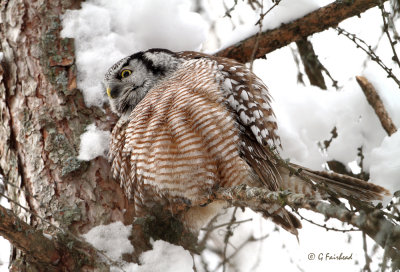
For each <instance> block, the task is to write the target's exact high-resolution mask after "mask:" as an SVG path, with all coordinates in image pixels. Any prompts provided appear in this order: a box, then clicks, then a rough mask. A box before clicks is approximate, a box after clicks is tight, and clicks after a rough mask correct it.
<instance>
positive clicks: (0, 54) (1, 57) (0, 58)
mask: <svg viewBox="0 0 400 272" xmlns="http://www.w3.org/2000/svg"><path fill="white" fill-rule="evenodd" d="M3 57H4V53H3V52H0V62H1V61H2V60H3Z"/></svg>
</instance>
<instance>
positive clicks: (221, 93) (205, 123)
mask: <svg viewBox="0 0 400 272" xmlns="http://www.w3.org/2000/svg"><path fill="white" fill-rule="evenodd" d="M104 82H105V85H106V87H107V93H108V95H109V97H110V103H111V107H112V109H113V110H114V111H115V112H116V113H117V114H119V115H120V116H121V118H120V120H119V121H118V123H117V124H116V126H115V127H114V130H113V133H112V142H111V146H110V160H111V161H112V173H113V176H114V178H115V179H117V180H119V181H120V183H121V186H122V187H123V189H124V191H125V193H126V195H127V196H128V198H130V199H131V200H132V201H133V203H134V205H135V213H136V216H143V215H145V214H146V213H148V212H149V211H151V209H152V207H154V206H156V205H161V206H164V207H165V208H166V209H167V210H169V211H170V212H171V213H175V214H179V215H180V216H181V218H182V220H183V221H184V223H185V224H186V225H187V226H188V227H189V228H191V229H193V230H198V229H199V228H200V227H201V226H202V225H203V224H204V223H206V222H207V220H209V219H210V217H212V216H213V215H214V214H215V213H216V212H218V209H219V208H220V206H222V205H223V204H224V203H221V202H217V203H215V202H214V203H211V204H209V203H210V202H212V200H213V199H212V198H213V192H214V191H215V190H216V189H217V188H219V187H231V186H235V185H239V184H250V185H252V186H264V187H265V188H268V189H270V190H272V191H275V190H279V189H290V190H292V191H295V192H302V193H305V194H308V195H313V196H318V197H320V196H322V194H324V192H320V191H315V189H313V188H312V187H311V186H310V185H309V184H307V183H305V182H303V181H302V180H300V179H298V178H296V177H293V176H291V175H289V173H288V171H287V170H286V169H282V167H280V166H279V165H278V164H277V162H276V161H275V158H276V156H277V155H278V154H277V150H278V147H279V146H280V142H279V137H278V136H277V134H276V128H277V125H276V120H275V116H274V114H273V110H272V108H271V106H270V97H269V93H268V90H267V88H266V87H265V85H264V83H263V82H262V81H261V80H260V79H259V78H258V77H256V76H255V75H254V74H253V73H252V72H250V71H249V70H248V69H247V68H246V67H245V66H244V65H242V64H239V63H237V62H235V61H233V60H230V59H225V58H217V57H213V56H209V55H205V54H201V53H196V52H180V53H173V52H171V51H168V50H165V49H151V50H148V51H145V52H139V53H136V54H134V55H132V56H129V57H127V58H124V59H122V60H121V61H119V62H118V63H116V64H115V65H114V66H113V67H111V68H110V70H109V72H108V73H107V74H106V77H105V80H104ZM273 152H275V153H273ZM294 167H298V166H294ZM305 173H306V174H307V175H308V176H309V177H311V178H312V179H313V180H315V181H316V182H323V183H325V184H327V185H328V186H330V188H332V189H333V190H334V191H335V192H340V193H342V194H344V195H346V194H347V195H349V194H352V195H353V196H354V194H356V195H357V196H358V197H360V199H363V200H370V199H375V198H380V197H381V195H382V194H383V193H385V190H384V189H383V188H382V187H379V186H376V185H373V184H370V183H366V182H363V181H359V180H357V181H354V180H351V179H348V181H346V182H343V181H335V179H334V177H332V176H329V177H328V176H327V175H325V176H324V174H321V173H317V172H313V171H312V170H305ZM322 197H323V196H322ZM207 204H208V205H207ZM203 206H204V207H203ZM262 212H263V214H264V215H265V216H266V217H271V218H272V220H274V222H276V223H277V224H279V225H281V226H282V227H284V228H285V229H287V230H288V231H291V232H292V233H295V234H296V233H297V230H296V229H297V228H299V227H301V224H300V221H299V220H298V219H297V218H296V217H295V216H293V215H292V214H291V213H290V212H288V211H286V210H285V209H284V208H282V207H281V206H279V205H277V204H275V205H270V206H269V207H268V208H267V209H265V210H263V211H262Z"/></svg>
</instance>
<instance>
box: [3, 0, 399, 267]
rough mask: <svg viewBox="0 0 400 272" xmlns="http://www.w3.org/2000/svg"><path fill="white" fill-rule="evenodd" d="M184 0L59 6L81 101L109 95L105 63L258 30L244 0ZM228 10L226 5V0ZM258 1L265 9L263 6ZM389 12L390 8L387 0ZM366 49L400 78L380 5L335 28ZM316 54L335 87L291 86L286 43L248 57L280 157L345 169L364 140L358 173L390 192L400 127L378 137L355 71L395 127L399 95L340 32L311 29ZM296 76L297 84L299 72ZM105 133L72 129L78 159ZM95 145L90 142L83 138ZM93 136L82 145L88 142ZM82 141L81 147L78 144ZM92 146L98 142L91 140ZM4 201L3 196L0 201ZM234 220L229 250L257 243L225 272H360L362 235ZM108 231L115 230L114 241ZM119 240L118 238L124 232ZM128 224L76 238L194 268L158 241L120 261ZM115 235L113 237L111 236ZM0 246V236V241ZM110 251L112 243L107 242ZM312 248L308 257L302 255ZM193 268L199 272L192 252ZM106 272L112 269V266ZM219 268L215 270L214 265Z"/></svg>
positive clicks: (284, 10) (202, 47) (375, 256)
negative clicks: (78, 134) (263, 90)
mask: <svg viewBox="0 0 400 272" xmlns="http://www.w3.org/2000/svg"><path fill="white" fill-rule="evenodd" d="M194 2H197V1H192V0H171V1H165V0H132V1H128V0H115V1H109V0H88V1H86V2H85V3H82V8H81V9H80V10H73V11H67V13H66V14H65V15H64V16H63V31H62V35H63V36H64V37H71V38H75V46H76V64H77V67H78V87H79V88H80V89H81V90H82V91H83V92H84V97H85V102H86V104H87V105H88V106H98V107H103V106H104V104H105V103H107V99H106V97H105V96H104V94H103V93H102V87H101V80H102V77H103V75H104V73H105V72H106V70H107V69H108V67H110V66H111V65H112V64H113V63H114V62H116V61H117V60H119V59H120V58H122V57H124V56H127V55H130V54H132V53H135V52H137V51H140V50H146V49H148V48H154V47H161V48H168V49H170V50H174V51H179V50H199V51H203V52H209V53H213V52H215V51H217V50H218V49H220V48H223V47H226V46H228V45H230V44H232V43H234V42H236V41H239V40H242V39H243V38H245V37H247V36H250V35H252V34H254V33H256V32H257V31H258V26H255V22H256V21H257V20H258V18H259V17H258V15H257V14H258V13H257V12H256V11H253V10H252V9H251V8H250V7H249V6H248V5H246V4H244V3H243V2H242V1H238V5H237V7H236V8H235V10H234V11H232V12H231V15H232V18H228V17H226V16H224V14H225V9H224V5H223V4H222V1H212V0H204V1H201V3H203V5H202V12H201V13H200V14H199V13H196V12H195V5H194ZM225 2H226V6H228V7H231V6H232V5H233V3H234V1H233V0H232V1H229V0H228V1H225ZM330 2H332V1H317V0H315V1H314V0H283V1H281V3H280V4H279V5H278V6H277V7H276V8H274V9H273V10H272V11H271V12H270V13H269V14H268V15H267V16H266V17H265V19H264V21H263V27H264V29H271V28H275V27H278V26H279V25H280V24H281V23H286V22H290V21H291V20H293V19H296V18H299V17H302V16H303V15H305V14H307V13H309V12H310V11H313V10H315V9H317V8H319V7H320V6H323V5H326V4H328V3H330ZM271 5H272V4H271V2H270V1H265V7H264V11H265V10H267V8H269V7H270V6H271ZM387 9H389V7H388V6H387ZM340 26H341V27H343V28H345V29H346V30H347V31H349V32H351V33H356V34H357V36H358V37H360V38H362V39H363V40H365V41H366V42H367V43H368V44H370V45H372V46H374V45H376V44H379V46H378V47H377V51H376V52H377V54H378V55H379V56H380V57H381V58H382V60H383V61H384V62H385V63H386V64H387V65H388V66H390V67H391V68H394V70H393V71H394V73H395V74H396V75H399V69H398V67H396V66H395V65H394V64H393V62H392V61H391V57H392V53H391V49H390V47H389V44H388V43H387V41H386V38H385V37H383V38H382V39H380V38H381V27H382V18H381V15H380V10H379V9H376V8H375V9H372V10H370V11H367V12H365V13H363V14H362V15H361V18H357V17H355V18H351V19H348V20H346V21H344V22H342V23H341V24H340ZM310 40H311V41H312V43H313V45H314V49H315V51H316V54H317V55H318V56H319V59H320V61H321V62H322V63H323V64H324V65H325V66H326V67H327V69H328V70H329V71H330V73H331V74H332V76H333V77H334V78H335V79H336V80H338V85H339V87H340V88H339V90H337V89H335V88H333V87H330V85H331V81H330V80H329V79H328V78H326V82H327V86H328V91H322V90H321V89H319V88H317V87H311V86H309V84H308V82H306V86H304V85H302V84H299V83H298V82H297V73H298V68H297V66H296V64H295V61H294V58H293V54H292V48H295V46H293V45H290V46H286V47H284V48H282V49H279V50H276V51H274V52H272V53H270V54H268V55H267V59H266V60H256V61H255V62H254V67H253V69H254V72H255V73H256V74H257V75H258V76H259V77H260V78H262V79H263V81H264V82H265V83H266V84H267V86H268V87H269V89H270V92H271V94H272V97H273V99H274V100H273V108H274V110H275V113H276V116H277V120H278V126H279V134H280V136H281V139H282V145H283V152H282V156H283V157H284V158H290V159H291V161H293V162H296V163H299V164H302V165H304V166H307V167H310V168H313V169H323V165H324V163H325V162H326V161H328V160H331V159H335V160H338V161H341V162H342V163H344V164H345V165H353V169H355V167H354V165H355V163H354V162H355V161H357V160H358V159H359V158H358V157H357V148H358V147H360V146H363V152H364V156H365V159H364V169H365V170H366V171H369V172H370V174H371V177H370V178H371V180H373V181H374V182H375V183H377V184H380V185H383V186H385V187H386V188H388V189H390V190H391V191H392V192H394V191H396V190H399V189H400V132H397V133H395V134H393V135H392V136H391V137H389V136H387V135H386V133H385V131H384V130H383V129H382V127H381V125H380V123H379V120H378V118H377V117H376V115H375V113H374V111H373V109H372V108H371V107H370V106H369V104H368V103H367V101H366V99H365V97H364V94H363V93H362V91H361V89H360V87H359V86H358V84H357V82H356V81H355V76H357V75H363V76H365V77H367V78H368V80H370V81H371V82H372V83H373V84H374V86H375V87H376V89H377V91H378V92H379V94H380V95H381V97H382V100H383V102H384V104H385V107H386V109H387V111H388V113H389V115H390V116H391V118H392V119H393V122H394V123H395V124H396V126H397V127H400V90H399V88H398V86H397V85H395V84H394V83H393V82H392V80H391V79H388V78H387V77H386V74H385V73H384V71H383V70H382V69H381V68H379V67H378V65H377V64H376V63H375V62H371V61H369V60H368V57H367V56H366V55H365V53H363V52H362V51H361V50H359V49H356V47H355V45H354V44H353V43H352V42H351V41H349V40H348V39H347V38H346V37H344V36H338V35H337V33H336V32H335V31H334V30H328V31H324V32H322V33H318V34H314V35H313V36H312V37H311V39H310ZM304 79H305V80H307V79H306V78H305V77H304ZM335 126H336V127H337V131H338V135H339V136H338V137H337V138H335V139H334V140H333V141H332V143H331V145H330V147H329V149H328V150H327V152H321V150H320V149H319V148H318V142H321V141H324V140H328V139H330V137H331V133H330V131H331V130H332V129H333V127H335ZM109 137H110V136H109V133H108V132H104V131H100V130H98V129H97V128H96V127H95V126H94V125H91V126H90V127H88V128H87V132H86V133H85V134H83V135H82V143H83V144H82V146H81V149H80V159H83V160H90V159H92V158H94V157H96V156H100V155H103V154H104V152H105V150H104V146H105V145H104V142H107V141H108V139H109ZM94 138H96V139H97V140H96V141H94V140H93V139H94ZM91 139H92V141H91ZM85 142H86V143H87V144H85ZM96 142H99V143H100V144H98V145H96V144H93V143H96ZM2 204H3V205H5V204H4V203H2ZM301 214H302V215H303V216H304V217H306V218H309V219H312V220H313V221H316V222H319V223H320V224H325V223H326V222H324V218H322V216H320V215H315V214H313V213H311V212H307V211H302V212H301ZM237 218H238V220H239V219H248V218H252V221H251V222H247V223H243V224H241V225H240V226H239V227H237V228H236V229H235V231H234V233H235V235H234V236H233V237H232V238H231V240H230V243H231V245H230V246H229V247H228V254H227V255H228V256H229V255H230V254H231V253H232V252H234V251H235V247H238V246H240V244H241V243H242V242H243V241H244V240H246V239H247V238H249V237H251V236H254V237H255V238H257V237H262V236H265V235H268V237H267V238H265V239H264V240H263V241H262V242H254V243H248V244H247V245H246V246H245V247H244V248H242V249H241V250H240V251H239V252H238V254H236V256H235V258H234V259H233V262H234V265H235V267H236V269H237V270H231V271H267V270H268V271H321V270H323V271H360V270H361V269H362V267H363V266H364V264H365V256H364V251H363V242H362V234H361V232H350V233H341V232H334V231H328V232H327V231H326V230H325V229H323V228H320V227H317V226H315V225H312V224H310V223H307V222H305V221H303V229H302V230H300V232H299V242H298V241H297V239H296V238H295V237H294V236H293V235H291V234H289V233H287V232H285V231H283V230H276V229H275V226H274V224H272V223H271V222H269V221H266V220H264V219H262V218H260V216H259V215H257V214H254V213H252V212H245V213H241V212H240V213H239V215H238V216H237ZM229 219H230V214H229V213H227V214H226V215H223V216H221V218H220V222H221V223H223V222H226V221H229ZM327 224H328V225H329V226H331V227H336V228H338V229H346V228H348V226H343V225H342V224H341V223H340V222H338V221H335V220H329V221H328V222H327ZM115 233H119V234H121V235H120V236H119V237H116V236H115ZM124 233H125V234H126V235H125V234H124ZM127 233H129V227H124V226H122V224H120V223H114V224H111V225H108V226H101V227H99V228H95V229H93V230H92V231H91V232H89V233H88V234H87V235H86V236H84V237H85V238H86V239H88V241H91V242H92V243H93V244H94V245H96V246H97V247H98V248H100V249H102V250H105V251H106V254H107V255H108V256H109V257H110V258H112V259H113V260H115V261H116V262H119V265H120V266H121V267H123V268H124V270H125V271H163V272H166V271H178V272H179V271H192V267H193V261H192V257H191V256H190V254H189V253H188V252H187V251H185V250H184V249H183V248H181V247H177V246H174V245H170V244H168V243H166V242H163V241H156V242H154V250H153V251H150V252H146V253H145V254H143V255H142V257H141V260H142V262H143V266H140V267H139V266H137V265H133V264H126V263H123V261H122V260H121V257H120V254H121V253H123V252H127V253H129V252H131V251H132V250H133V249H132V248H130V247H129V245H126V246H124V247H122V246H121V245H122V244H124V241H123V238H124V237H127ZM223 237H224V233H223V229H221V231H217V232H216V234H215V237H214V239H213V241H214V244H215V245H217V246H218V244H219V245H220V246H222V245H223V242H222V240H223ZM115 239H122V240H121V241H120V242H118V243H115V242H110V241H115ZM0 241H1V237H0ZM373 244H374V243H373V241H372V240H371V239H369V238H368V239H367V247H368V254H369V255H370V256H372V263H371V268H372V270H373V271H376V270H378V264H379V263H380V262H381V260H382V256H383V250H381V249H377V250H376V251H374V249H373ZM113 246H114V248H113ZM310 253H313V254H315V255H316V259H315V260H309V259H308V255H309V254H310ZM320 253H322V254H323V255H324V256H325V254H327V253H328V254H331V255H334V254H339V253H343V254H345V255H350V254H352V260H349V261H343V260H342V261H327V260H323V261H321V260H318V255H319V254H320ZM8 255H9V245H8V244H7V243H4V242H3V243H1V244H0V262H3V263H4V265H2V266H1V264H0V271H7V263H8ZM203 255H204V258H205V259H206V261H207V262H208V266H209V269H210V271H214V268H215V267H217V266H218V265H219V262H220V260H219V259H218V258H216V256H215V255H214V254H213V253H211V252H210V251H205V252H204V254H203ZM196 267H197V269H198V271H202V268H201V267H202V265H201V264H200V260H199V258H196ZM114 270H115V271H120V270H119V269H118V268H117V267H115V268H114ZM218 271H222V268H221V267H220V268H219V270H218Z"/></svg>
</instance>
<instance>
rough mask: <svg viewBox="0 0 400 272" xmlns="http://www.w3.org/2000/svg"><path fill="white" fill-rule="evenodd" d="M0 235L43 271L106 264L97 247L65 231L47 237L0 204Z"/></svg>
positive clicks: (96, 266)
mask: <svg viewBox="0 0 400 272" xmlns="http://www.w3.org/2000/svg"><path fill="white" fill-rule="evenodd" d="M0 235H1V236H3V237H4V238H6V239H7V240H9V241H10V242H11V243H12V244H13V245H14V246H15V247H17V248H18V249H20V250H22V251H23V252H25V253H26V254H27V256H28V258H29V260H30V261H31V262H33V263H35V264H36V265H37V266H38V267H41V268H42V269H43V271H64V270H66V271H70V270H74V271H78V270H80V269H82V268H83V267H85V268H89V267H90V268H98V269H100V268H101V269H106V268H109V265H108V264H106V263H105V262H103V261H101V258H99V257H98V254H97V250H96V249H94V248H92V247H91V246H90V245H89V244H87V243H85V242H82V241H78V240H76V239H75V238H73V237H70V235H68V234H65V235H58V236H57V237H52V239H49V238H47V237H45V236H44V235H43V232H42V231H41V230H37V229H35V228H33V227H32V226H30V225H28V224H27V223H25V222H24V221H22V220H21V219H19V218H18V217H17V216H16V215H15V214H14V213H13V212H12V211H10V210H8V209H6V208H4V207H3V206H0ZM68 245H70V246H68ZM71 245H72V246H71Z"/></svg>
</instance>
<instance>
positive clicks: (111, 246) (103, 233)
mask: <svg viewBox="0 0 400 272" xmlns="http://www.w3.org/2000/svg"><path fill="white" fill-rule="evenodd" d="M131 234H132V226H125V225H124V224H123V223H122V222H119V221H118V222H114V223H111V224H109V225H100V226H97V227H94V228H92V229H91V230H90V231H89V232H88V233H86V234H84V235H82V237H83V238H85V240H86V241H87V242H88V243H90V244H91V245H92V246H94V247H95V248H97V249H98V250H100V251H102V252H104V254H105V255H106V256H107V257H109V258H110V259H111V260H113V261H119V262H122V258H121V256H122V254H124V253H133V246H132V245H131V243H130V242H129V240H128V237H129V236H130V235H131Z"/></svg>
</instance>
